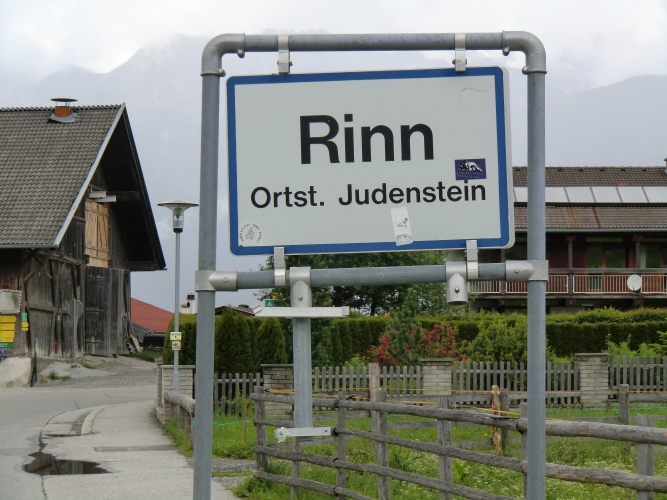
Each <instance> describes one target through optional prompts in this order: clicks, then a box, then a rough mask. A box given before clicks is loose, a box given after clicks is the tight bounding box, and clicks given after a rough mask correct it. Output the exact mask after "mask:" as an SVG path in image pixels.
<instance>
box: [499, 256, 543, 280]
mask: <svg viewBox="0 0 667 500" xmlns="http://www.w3.org/2000/svg"><path fill="white" fill-rule="evenodd" d="M505 280H506V281H549V261H548V260H508V261H505Z"/></svg>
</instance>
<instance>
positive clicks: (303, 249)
mask: <svg viewBox="0 0 667 500" xmlns="http://www.w3.org/2000/svg"><path fill="white" fill-rule="evenodd" d="M466 76H493V77H494V78H495V91H496V130H497V132H498V137H497V142H498V172H499V174H498V177H499V182H498V189H499V191H500V193H499V199H500V237H499V238H484V239H479V240H477V246H478V247H479V248H502V247H507V246H508V245H509V244H510V242H511V241H512V237H513V235H512V234H510V227H509V214H508V209H509V203H508V198H507V196H508V192H507V168H508V166H507V150H506V140H507V134H506V130H505V85H504V80H503V71H502V69H500V68H498V67H485V68H467V69H466V71H465V73H457V72H456V71H455V70H454V69H425V70H399V71H364V72H354V73H317V74H289V75H259V76H233V77H230V78H228V79H227V144H228V155H229V243H230V249H231V252H232V253H233V254H234V255H270V254H272V253H273V248H274V247H273V246H248V247H243V246H239V244H238V232H239V221H238V192H237V172H236V168H237V165H236V87H237V86H239V85H267V84H271V85H273V84H290V83H303V82H340V81H354V80H396V79H416V78H465V77H466ZM465 246H466V242H465V240H432V241H415V242H414V243H411V244H410V245H405V246H400V247H399V246H396V242H395V241H393V240H392V241H386V242H375V243H342V244H318V245H284V247H285V253H286V254H291V255H296V254H319V253H361V252H398V251H411V250H447V249H451V248H465Z"/></svg>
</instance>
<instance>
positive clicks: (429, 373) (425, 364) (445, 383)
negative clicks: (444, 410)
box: [421, 358, 454, 396]
mask: <svg viewBox="0 0 667 500" xmlns="http://www.w3.org/2000/svg"><path fill="white" fill-rule="evenodd" d="M421 365H422V394H423V395H424V396H447V395H450V394H451V393H452V367H453V365H454V360H453V359H452V358H423V359H422V360H421Z"/></svg>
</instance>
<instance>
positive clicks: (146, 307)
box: [132, 298, 174, 333]
mask: <svg viewBox="0 0 667 500" xmlns="http://www.w3.org/2000/svg"><path fill="white" fill-rule="evenodd" d="M173 316H174V313H173V312H171V311H167V310H166V309H161V308H159V307H155V306H154V305H152V304H149V303H148V302H143V301H141V300H139V299H134V298H133V299H132V323H136V324H137V325H139V326H143V327H145V328H148V330H149V331H150V332H155V333H167V327H168V326H169V322H170V321H171V318H172V317H173Z"/></svg>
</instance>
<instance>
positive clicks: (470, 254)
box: [466, 240, 479, 281]
mask: <svg viewBox="0 0 667 500" xmlns="http://www.w3.org/2000/svg"><path fill="white" fill-rule="evenodd" d="M478 260H479V250H478V249H477V240H467V241H466V266H467V271H468V273H467V274H468V280H473V281H474V280H478V279H479V262H478Z"/></svg>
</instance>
